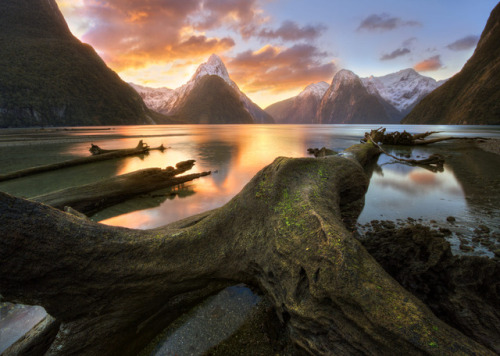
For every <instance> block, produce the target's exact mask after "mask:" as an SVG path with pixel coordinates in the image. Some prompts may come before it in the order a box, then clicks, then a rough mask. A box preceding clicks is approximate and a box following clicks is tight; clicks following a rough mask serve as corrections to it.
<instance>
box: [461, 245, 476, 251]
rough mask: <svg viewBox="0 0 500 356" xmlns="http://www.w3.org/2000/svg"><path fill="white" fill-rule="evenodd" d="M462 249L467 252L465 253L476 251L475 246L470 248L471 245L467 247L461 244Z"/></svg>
mask: <svg viewBox="0 0 500 356" xmlns="http://www.w3.org/2000/svg"><path fill="white" fill-rule="evenodd" d="M460 249H461V250H462V251H465V252H470V251H474V247H473V246H469V245H465V244H460Z"/></svg>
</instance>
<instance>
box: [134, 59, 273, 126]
mask: <svg viewBox="0 0 500 356" xmlns="http://www.w3.org/2000/svg"><path fill="white" fill-rule="evenodd" d="M206 76H218V77H220V78H222V79H223V80H224V82H225V83H226V84H227V85H228V86H229V87H231V88H232V90H233V91H234V92H235V94H236V96H237V98H238V99H239V101H240V102H241V103H242V105H243V107H244V108H245V110H246V111H247V112H248V113H249V114H250V115H251V117H252V119H253V121H254V122H255V123H273V122H274V120H273V118H272V117H271V116H270V115H269V114H267V113H266V112H265V111H264V110H262V109H261V108H260V107H259V106H258V105H257V104H255V103H254V102H252V100H250V98H248V97H247V96H246V95H245V94H244V93H243V92H242V91H241V90H240V88H239V87H238V85H236V83H235V82H234V81H232V80H231V78H230V77H229V73H228V72H227V69H226V66H225V65H224V63H223V62H222V60H221V59H220V58H219V56H217V55H216V54H212V55H211V56H210V58H209V59H208V61H207V62H205V63H203V64H201V65H200V66H199V67H198V69H197V70H196V72H195V73H194V75H193V76H192V77H191V79H190V80H189V81H188V82H187V83H186V84H184V85H182V86H181V87H179V88H177V89H174V90H172V89H168V88H159V89H154V88H147V87H143V86H140V85H136V84H132V83H130V84H131V86H132V87H133V88H134V89H135V90H136V91H137V92H138V93H139V94H140V95H141V96H142V98H143V100H144V102H145V103H146V105H147V106H148V107H149V108H150V109H152V110H155V111H158V112H160V113H162V114H165V115H176V114H177V113H178V112H179V110H180V109H181V108H182V107H183V105H185V103H186V101H187V100H188V98H189V95H190V94H191V92H192V91H193V89H195V88H196V87H197V86H198V85H199V83H200V82H201V80H202V79H203V78H204V77H206ZM218 85H220V84H218ZM206 94H207V95H211V93H208V92H207V93H206ZM200 100H202V99H200Z"/></svg>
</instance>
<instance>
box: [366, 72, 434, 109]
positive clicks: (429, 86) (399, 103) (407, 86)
mask: <svg viewBox="0 0 500 356" xmlns="http://www.w3.org/2000/svg"><path fill="white" fill-rule="evenodd" d="M361 81H362V82H363V84H364V86H365V87H366V88H367V89H368V92H369V93H372V94H378V95H380V96H381V97H382V98H383V99H384V100H385V101H387V102H388V103H389V104H391V105H392V106H394V107H395V108H396V109H397V110H398V111H399V112H400V113H401V118H402V117H403V116H405V115H406V114H408V113H409V112H410V110H411V109H412V108H413V107H414V106H415V105H417V104H418V103H419V102H420V101H421V100H422V99H423V98H424V97H426V96H427V95H428V94H429V93H430V92H431V91H433V90H434V89H436V88H437V87H439V86H440V85H441V84H443V82H438V81H436V80H435V79H433V78H429V77H425V76H423V75H421V74H419V73H417V72H416V71H415V70H414V69H412V68H409V69H403V70H400V71H399V72H396V73H391V74H388V75H384V76H381V77H373V76H371V77H369V78H362V79H361Z"/></svg>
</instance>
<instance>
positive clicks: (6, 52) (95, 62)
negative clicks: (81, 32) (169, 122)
mask: <svg viewBox="0 0 500 356" xmlns="http://www.w3.org/2000/svg"><path fill="white" fill-rule="evenodd" d="M0 48H1V56H0V127H28V126H90V125H122V124H127V125H128V124H153V123H155V117H157V116H158V117H159V115H156V114H153V113H151V111H150V110H149V109H148V108H147V107H146V105H145V104H144V102H143V101H142V99H141V97H140V96H139V95H138V94H137V93H136V92H135V91H134V90H132V89H131V88H130V86H128V85H127V84H126V83H125V82H123V81H122V80H121V79H120V78H119V77H118V75H117V74H116V73H115V72H113V71H112V70H111V69H109V68H108V67H107V66H106V64H105V63H104V62H103V61H102V59H101V58H100V57H99V56H98V55H97V53H96V52H95V51H94V49H93V48H92V47H91V46H89V45H87V44H83V43H81V42H80V41H79V40H78V39H77V38H75V37H74V36H73V35H72V34H71V32H70V30H69V28H68V25H67V24H66V21H65V20H64V17H63V15H62V14H61V12H60V10H59V8H58V6H57V3H56V2H55V0H2V3H1V11H0Z"/></svg>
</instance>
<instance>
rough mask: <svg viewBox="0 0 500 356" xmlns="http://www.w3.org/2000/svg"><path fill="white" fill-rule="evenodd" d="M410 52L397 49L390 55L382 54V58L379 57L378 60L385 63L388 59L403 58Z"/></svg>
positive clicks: (405, 49)
mask: <svg viewBox="0 0 500 356" xmlns="http://www.w3.org/2000/svg"><path fill="white" fill-rule="evenodd" d="M410 52H411V51H410V50H409V49H408V48H398V49H396V50H394V51H392V52H391V53H387V54H384V55H383V56H382V57H380V60H381V61H387V60H390V59H395V58H398V57H401V56H404V55H406V54H408V53H410Z"/></svg>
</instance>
